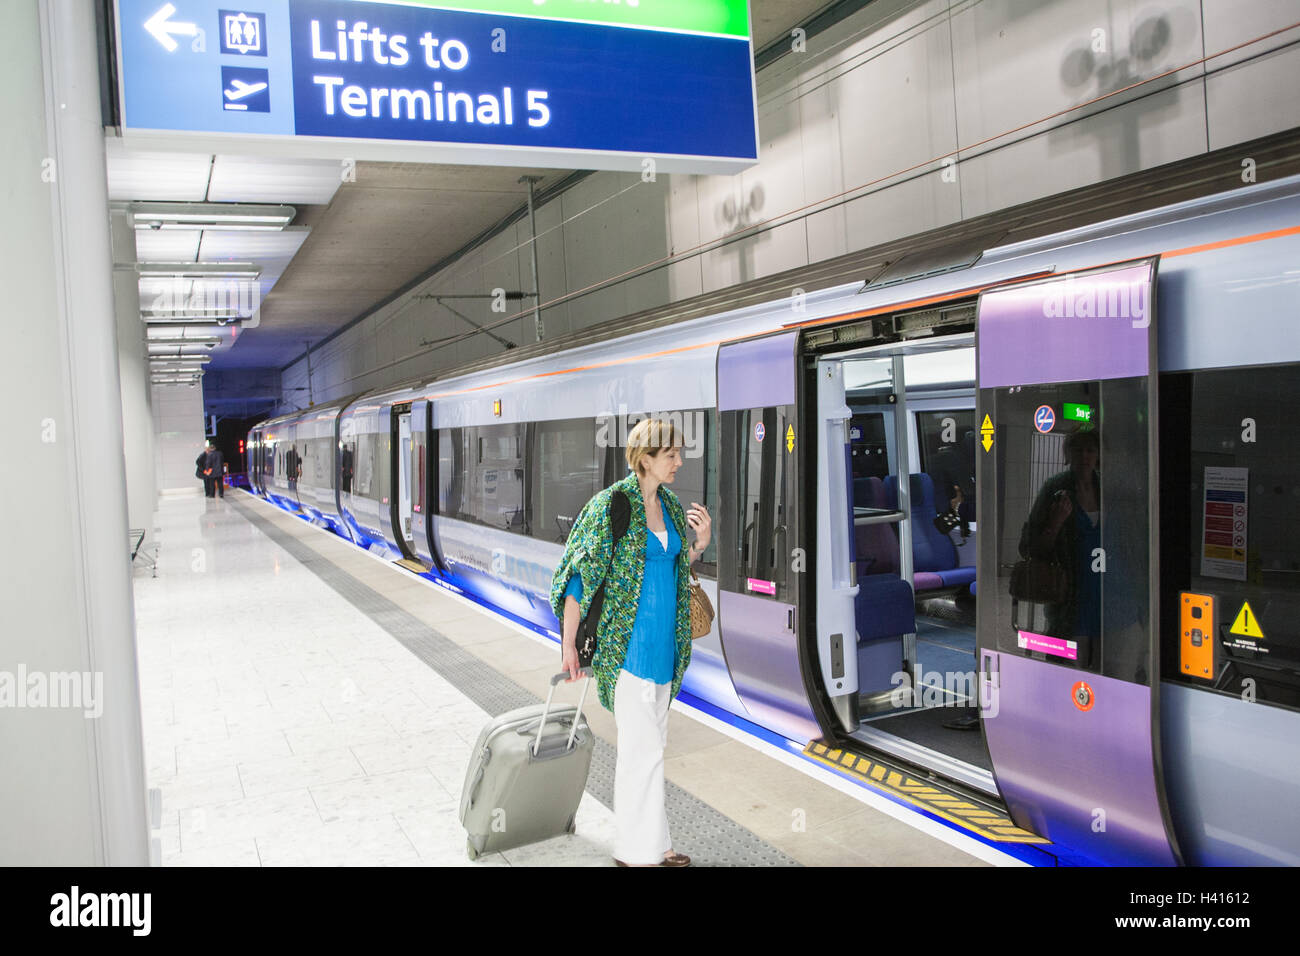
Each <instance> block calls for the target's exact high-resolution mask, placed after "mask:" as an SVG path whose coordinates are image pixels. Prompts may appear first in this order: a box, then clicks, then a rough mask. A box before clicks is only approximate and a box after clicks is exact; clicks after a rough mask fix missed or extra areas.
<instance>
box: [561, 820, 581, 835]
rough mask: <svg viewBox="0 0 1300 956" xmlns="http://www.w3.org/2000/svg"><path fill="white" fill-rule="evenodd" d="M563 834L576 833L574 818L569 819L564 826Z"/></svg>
mask: <svg viewBox="0 0 1300 956" xmlns="http://www.w3.org/2000/svg"><path fill="white" fill-rule="evenodd" d="M564 832H565V833H576V832H578V824H577V822H576V818H574V817H569V822H568V823H567V824H566V825H565V827H564Z"/></svg>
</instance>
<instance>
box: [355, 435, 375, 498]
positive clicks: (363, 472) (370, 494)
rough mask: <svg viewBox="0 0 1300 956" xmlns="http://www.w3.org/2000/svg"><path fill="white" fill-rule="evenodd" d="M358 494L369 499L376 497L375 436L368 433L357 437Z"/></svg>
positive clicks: (356, 483) (356, 485) (356, 479)
mask: <svg viewBox="0 0 1300 956" xmlns="http://www.w3.org/2000/svg"><path fill="white" fill-rule="evenodd" d="M354 485H355V487H354V491H355V493H356V494H359V495H365V496H366V497H367V498H376V500H378V499H377V497H376V495H375V436H374V435H371V434H367V433H359V434H358V435H357V456H356V476H355V482H354Z"/></svg>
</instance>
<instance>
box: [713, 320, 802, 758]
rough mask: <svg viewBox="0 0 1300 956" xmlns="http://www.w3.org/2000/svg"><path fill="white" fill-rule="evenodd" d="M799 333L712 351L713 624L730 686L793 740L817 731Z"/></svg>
mask: <svg viewBox="0 0 1300 956" xmlns="http://www.w3.org/2000/svg"><path fill="white" fill-rule="evenodd" d="M798 344H799V334H798V332H787V333H781V334H777V335H771V336H765V337H763V338H758V339H751V340H748V341H744V342H736V343H733V344H728V345H723V346H722V347H721V348H719V350H718V368H717V376H718V379H717V383H718V392H717V395H718V418H719V427H720V439H721V443H720V448H721V452H720V461H719V465H720V467H719V476H718V491H719V498H720V502H719V514H718V525H717V528H716V530H715V534H716V536H717V541H718V623H719V634H720V637H721V642H722V650H723V654H724V655H725V657H726V661H727V667H728V669H729V670H730V672H731V678H732V681H733V683H734V684H735V688H736V693H737V694H738V695H739V697H740V699H741V701H742V702H743V703H744V705H745V708H746V710H747V711H748V712H749V716H750V718H751V719H752V720H754V721H755V722H756V723H758V724H761V725H762V726H764V727H767V728H770V729H771V730H774V731H776V732H777V733H780V734H782V735H784V736H786V737H789V738H791V739H792V740H799V741H808V740H812V739H815V738H818V737H820V736H821V733H822V732H821V730H820V728H819V726H818V722H817V719H816V717H815V716H814V714H813V710H812V705H811V704H810V703H809V699H808V692H807V690H806V685H805V681H804V676H803V671H802V666H801V660H800V652H799V640H798V631H797V629H798V627H799V613H798V611H799V601H800V589H801V587H802V584H803V582H802V578H803V574H802V571H803V568H804V566H805V564H806V561H805V560H804V559H803V558H802V554H803V552H802V549H801V548H800V541H801V537H800V527H799V525H800V511H801V501H802V496H803V494H805V490H804V489H803V488H802V487H801V485H800V480H799V468H798V464H797V463H798V457H797V452H798V450H799V449H800V447H801V446H800V444H799V443H800V442H802V440H803V436H801V435H799V431H800V429H799V423H798V418H797V414H796V411H797V408H796V391H797V383H796V376H797V372H798V366H797V349H798Z"/></svg>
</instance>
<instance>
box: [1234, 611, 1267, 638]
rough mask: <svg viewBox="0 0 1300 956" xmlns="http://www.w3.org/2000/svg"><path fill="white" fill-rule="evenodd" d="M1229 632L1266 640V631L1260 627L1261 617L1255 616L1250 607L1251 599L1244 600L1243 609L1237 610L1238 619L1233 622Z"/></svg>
mask: <svg viewBox="0 0 1300 956" xmlns="http://www.w3.org/2000/svg"><path fill="white" fill-rule="evenodd" d="M1229 633H1232V634H1240V635H1241V636H1242V637H1253V638H1255V639H1256V640H1260V641H1262V640H1264V632H1263V631H1261V630H1260V629H1259V618H1257V617H1255V612H1254V611H1252V610H1251V609H1250V602H1249V601H1243V602H1242V605H1241V610H1240V611H1238V612H1237V619H1236V620H1235V621H1233V622H1232V627H1231V628H1229Z"/></svg>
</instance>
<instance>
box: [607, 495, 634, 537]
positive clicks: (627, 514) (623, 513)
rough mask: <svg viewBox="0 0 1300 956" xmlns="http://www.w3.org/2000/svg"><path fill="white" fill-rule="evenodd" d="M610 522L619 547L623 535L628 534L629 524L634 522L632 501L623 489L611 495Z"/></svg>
mask: <svg viewBox="0 0 1300 956" xmlns="http://www.w3.org/2000/svg"><path fill="white" fill-rule="evenodd" d="M609 523H610V527H611V528H612V529H613V531H614V546H615V547H617V546H618V543H619V542H620V541H621V540H623V535H625V534H627V526H628V525H629V524H631V523H632V502H630V501H628V500H627V495H625V494H624V493H623V492H621V491H616V492H614V493H613V494H612V495H610V497H609Z"/></svg>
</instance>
